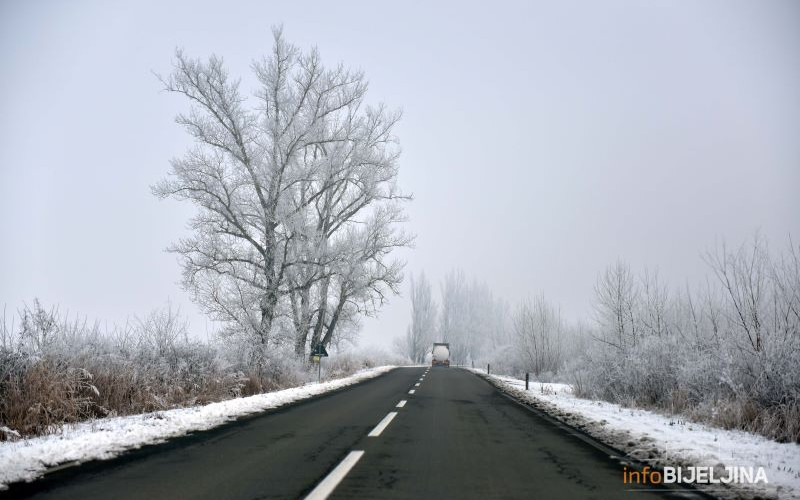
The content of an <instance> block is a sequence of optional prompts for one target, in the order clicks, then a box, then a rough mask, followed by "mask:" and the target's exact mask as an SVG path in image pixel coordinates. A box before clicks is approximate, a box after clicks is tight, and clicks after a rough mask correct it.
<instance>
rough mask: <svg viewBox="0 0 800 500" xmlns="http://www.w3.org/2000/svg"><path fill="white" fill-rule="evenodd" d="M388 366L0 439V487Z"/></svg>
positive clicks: (312, 392)
mask: <svg viewBox="0 0 800 500" xmlns="http://www.w3.org/2000/svg"><path fill="white" fill-rule="evenodd" d="M394 368H395V367H394V366H380V367H376V368H371V369H368V370H363V371H360V372H358V373H355V374H353V375H351V376H349V377H345V378H341V379H336V380H331V381H328V382H322V383H312V384H306V385H304V386H302V387H295V388H291V389H285V390H282V391H276V392H269V393H266V394H258V395H255V396H249V397H244V398H238V399H230V400H227V401H221V402H219V403H211V404H207V405H204V406H193V407H190V408H179V409H175V410H166V411H159V412H153V413H145V414H140V415H129V416H125V417H112V418H101V419H96V420H93V421H90V422H83V423H80V424H76V425H70V426H65V427H64V428H63V429H62V430H60V431H59V432H57V433H54V434H51V435H47V436H40V437H35V438H30V439H24V440H20V441H15V442H11V441H6V442H0V490H2V489H6V488H7V485H8V484H9V483H12V482H17V481H30V480H33V479H35V478H37V477H39V476H41V475H43V474H44V473H45V472H47V470H48V469H49V468H52V467H54V466H57V465H61V464H70V463H81V462H86V461H89V460H98V459H100V460H103V459H109V458H113V457H115V456H117V455H119V454H120V453H121V452H123V451H125V450H130V449H136V448H140V447H142V446H145V445H149V444H156V443H161V442H164V441H166V440H167V439H170V438H174V437H178V436H182V435H185V434H188V433H190V432H193V431H203V430H207V429H211V428H212V427H216V426H218V425H221V424H224V423H225V422H229V421H231V420H235V419H237V418H240V417H243V416H246V415H250V414H253V413H258V412H261V411H264V410H269V409H272V408H277V407H279V406H283V405H286V404H289V403H293V402H295V401H300V400H302V399H306V398H310V397H312V396H317V395H319V394H323V393H325V392H330V391H333V390H336V389H340V388H342V387H346V386H349V385H353V384H357V383H359V382H362V381H364V380H367V379H371V378H374V377H377V376H378V375H381V374H383V373H386V372H388V371H390V370H392V369H394Z"/></svg>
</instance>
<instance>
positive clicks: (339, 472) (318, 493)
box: [306, 450, 364, 500]
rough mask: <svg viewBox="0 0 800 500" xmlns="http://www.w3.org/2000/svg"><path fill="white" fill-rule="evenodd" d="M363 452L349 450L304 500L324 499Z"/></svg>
mask: <svg viewBox="0 0 800 500" xmlns="http://www.w3.org/2000/svg"><path fill="white" fill-rule="evenodd" d="M363 454H364V452H363V451H362V450H355V451H351V452H350V453H348V454H347V456H346V457H344V460H342V461H341V462H339V465H337V466H336V468H335V469H333V470H332V471H331V472H330V474H328V475H327V476H326V477H325V479H323V480H322V482H321V483H319V484H318V485H317V487H316V488H314V489H313V490H312V491H311V493H309V494H308V496H307V497H306V500H325V499H326V498H328V495H330V494H331V493H333V490H334V489H335V488H336V486H338V485H339V483H340V482H341V481H342V479H344V477H345V476H346V475H347V473H348V472H350V469H352V468H353V466H355V465H356V463H358V461H359V459H360V458H361V456H362V455H363Z"/></svg>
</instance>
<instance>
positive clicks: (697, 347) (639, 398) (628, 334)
mask: <svg viewBox="0 0 800 500" xmlns="http://www.w3.org/2000/svg"><path fill="white" fill-rule="evenodd" d="M704 260H705V262H706V263H707V265H708V269H709V274H708V277H707V280H705V281H704V282H703V283H701V284H699V285H698V286H695V287H692V286H682V287H680V288H671V287H670V286H669V285H668V284H667V283H665V282H664V281H663V279H662V278H661V277H660V276H659V274H658V272H655V271H650V270H644V271H643V272H641V273H638V274H637V273H634V272H633V271H632V270H631V268H630V266H628V265H627V264H626V263H624V262H622V261H619V262H616V263H614V264H612V265H610V266H609V267H608V268H607V269H606V270H605V271H604V272H603V273H601V274H600V275H599V277H598V279H597V282H596V283H595V287H594V292H595V298H594V314H593V315H592V317H591V318H587V320H586V321H584V322H566V321H564V319H563V318H562V317H561V314H560V312H559V309H558V307H557V306H555V305H553V304H552V303H550V302H548V301H547V300H546V299H545V297H544V296H538V297H536V298H534V299H529V300H525V301H523V302H521V303H520V304H517V305H516V306H515V307H513V308H510V307H508V306H506V305H505V303H504V302H503V301H502V300H501V299H498V298H495V297H494V296H493V295H492V294H491V293H490V292H489V291H488V290H487V289H486V287H485V286H483V285H477V284H471V285H468V286H462V285H463V283H465V279H464V278H463V274H461V273H458V272H453V273H451V274H449V275H448V276H447V277H446V279H445V280H444V282H443V283H442V285H441V287H440V290H441V295H440V299H439V303H440V304H441V305H438V304H439V303H437V302H435V301H434V299H433V297H432V293H430V290H431V287H430V284H429V283H428V282H427V280H425V279H424V276H421V277H418V278H417V279H416V280H414V282H413V284H412V290H413V291H412V294H411V298H412V320H411V323H410V325H409V329H408V334H407V335H406V338H405V339H404V342H403V346H402V347H403V348H404V351H405V352H406V353H407V354H408V355H409V356H410V355H411V354H412V352H414V351H413V350H412V349H411V346H420V348H421V346H422V345H426V346H427V345H429V343H430V342H431V341H432V340H431V339H444V338H449V339H452V340H451V342H453V344H454V345H455V346H456V347H455V349H454V350H453V351H454V361H455V362H457V363H462V364H465V363H472V362H475V363H476V364H480V365H484V364H485V363H487V362H490V363H492V366H493V369H494V370H498V371H501V372H505V373H508V374H512V375H516V376H520V375H522V374H523V373H525V372H529V373H532V374H534V375H535V376H536V377H537V378H538V379H540V380H559V381H564V382H568V383H571V384H572V386H573V390H574V391H575V393H576V394H577V395H580V396H585V397H589V398H600V399H605V400H608V401H612V402H616V403H621V404H625V405H631V406H639V407H645V408H655V409H658V410H662V411H665V412H670V413H680V414H684V415H687V416H689V417H692V418H694V419H697V420H701V421H707V422H711V423H713V424H715V425H720V426H722V427H725V428H736V429H743V430H747V431H752V432H757V433H760V434H763V435H765V436H768V437H771V438H775V439H778V440H786V441H795V442H798V441H800V249H798V247H796V246H794V244H793V243H792V242H791V240H790V242H789V244H788V245H787V247H786V248H785V249H784V250H783V251H778V252H771V251H770V249H769V247H768V245H767V242H766V241H764V240H763V239H762V238H760V237H755V238H754V239H753V240H752V241H750V242H748V243H746V244H743V245H742V246H740V247H738V248H735V249H731V248H728V247H727V246H725V245H721V246H719V247H718V248H716V249H715V250H714V251H712V252H708V253H706V255H705V256H704ZM459 284H461V285H459ZM453 290H459V291H460V292H459V293H453ZM428 302H430V303H428ZM422 311H434V312H433V314H432V313H430V312H428V313H425V314H423V313H422ZM454 314H455V316H457V317H458V319H454V317H453V315H454ZM431 316H435V318H434V319H431ZM423 350H424V349H423ZM411 357H413V356H411ZM414 359H415V360H416V361H419V360H420V359H422V358H421V357H420V356H416V358H414Z"/></svg>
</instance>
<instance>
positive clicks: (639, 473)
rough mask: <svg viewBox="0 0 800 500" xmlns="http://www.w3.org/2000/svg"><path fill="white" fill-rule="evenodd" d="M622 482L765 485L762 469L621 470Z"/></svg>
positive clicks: (635, 483)
mask: <svg viewBox="0 0 800 500" xmlns="http://www.w3.org/2000/svg"><path fill="white" fill-rule="evenodd" d="M622 481H623V482H624V483H625V484H633V485H661V484H759V483H761V484H767V483H769V481H768V480H767V473H766V472H765V471H764V468H763V467H733V466H726V467H664V468H663V469H662V470H658V469H653V468H651V467H650V466H645V467H643V468H642V469H641V470H639V469H628V467H623V469H622Z"/></svg>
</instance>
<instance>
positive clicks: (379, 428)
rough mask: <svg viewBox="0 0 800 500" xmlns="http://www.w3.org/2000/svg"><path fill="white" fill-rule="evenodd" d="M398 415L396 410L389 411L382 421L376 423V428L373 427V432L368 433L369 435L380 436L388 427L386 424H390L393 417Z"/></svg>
mask: <svg viewBox="0 0 800 500" xmlns="http://www.w3.org/2000/svg"><path fill="white" fill-rule="evenodd" d="M396 416H397V412H396V411H392V412H389V414H388V415H386V416H385V417H383V420H381V421H380V423H378V425H376V426H375V428H374V429H372V432H370V433H369V434H367V436H369V437H378V436H380V435H381V432H383V430H384V429H385V428H386V426H387V425H389V423H390V422H391V421H392V419H394V417H396Z"/></svg>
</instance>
